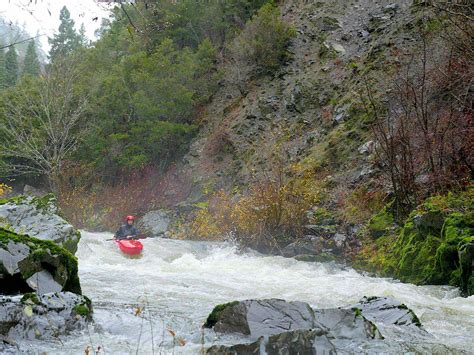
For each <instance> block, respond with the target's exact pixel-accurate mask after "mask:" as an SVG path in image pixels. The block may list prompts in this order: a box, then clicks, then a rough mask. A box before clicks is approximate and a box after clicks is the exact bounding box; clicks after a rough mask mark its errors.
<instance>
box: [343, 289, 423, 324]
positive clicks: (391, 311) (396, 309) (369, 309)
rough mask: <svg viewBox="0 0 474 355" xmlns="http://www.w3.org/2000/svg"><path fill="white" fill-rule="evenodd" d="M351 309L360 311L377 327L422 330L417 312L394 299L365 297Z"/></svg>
mask: <svg viewBox="0 0 474 355" xmlns="http://www.w3.org/2000/svg"><path fill="white" fill-rule="evenodd" d="M351 309H359V310H360V311H361V313H362V315H363V316H364V317H365V318H367V319H368V320H370V321H372V322H374V323H376V324H377V325H381V324H384V325H399V326H405V327H416V328H418V329H420V328H421V322H420V320H419V319H418V317H417V316H416V314H415V312H413V311H412V310H411V309H409V308H408V307H407V306H406V305H404V304H403V303H401V302H399V301H398V300H396V299H394V298H392V297H364V298H362V299H361V300H360V301H359V303H357V304H355V305H353V306H351Z"/></svg>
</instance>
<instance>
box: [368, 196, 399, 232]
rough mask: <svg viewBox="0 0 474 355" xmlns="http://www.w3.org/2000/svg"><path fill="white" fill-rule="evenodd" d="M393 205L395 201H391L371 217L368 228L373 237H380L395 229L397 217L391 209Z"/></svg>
mask: <svg viewBox="0 0 474 355" xmlns="http://www.w3.org/2000/svg"><path fill="white" fill-rule="evenodd" d="M392 205H393V202H391V203H389V204H388V205H386V206H385V207H384V208H383V209H382V211H380V212H379V213H377V214H376V215H375V216H373V217H372V218H371V219H370V221H369V224H368V229H369V233H370V235H371V236H372V238H380V237H381V236H383V235H386V234H387V233H389V232H391V231H392V230H393V229H394V227H395V218H394V216H393V213H392V211H391V209H392Z"/></svg>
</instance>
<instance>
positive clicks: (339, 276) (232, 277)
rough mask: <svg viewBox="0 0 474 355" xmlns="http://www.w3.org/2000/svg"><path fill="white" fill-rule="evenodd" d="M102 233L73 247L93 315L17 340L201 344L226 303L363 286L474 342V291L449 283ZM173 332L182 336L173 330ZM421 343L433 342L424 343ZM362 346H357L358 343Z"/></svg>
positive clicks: (315, 302)
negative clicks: (59, 331)
mask: <svg viewBox="0 0 474 355" xmlns="http://www.w3.org/2000/svg"><path fill="white" fill-rule="evenodd" d="M107 238H111V235H110V234H106V233H89V232H83V233H82V239H81V242H80V244H79V250H78V252H77V257H78V259H79V272H80V280H81V284H82V291H83V293H84V295H87V296H88V297H90V298H91V299H92V302H93V306H94V320H95V323H94V325H91V326H90V327H89V329H88V330H84V331H82V332H81V333H78V334H73V335H70V336H67V337H65V338H62V339H61V341H60V340H58V341H57V342H49V343H46V342H29V343H27V344H21V348H22V349H23V350H25V351H29V350H30V351H33V352H39V353H41V352H46V353H48V354H58V353H59V354H62V353H64V354H84V351H85V350H86V349H87V348H88V346H89V347H90V349H91V351H90V353H89V354H93V353H94V351H93V350H92V349H94V350H97V348H98V347H99V346H100V351H99V354H121V353H123V354H151V353H153V351H154V353H155V354H158V353H165V354H168V353H174V354H199V352H200V349H201V348H202V345H201V344H202V342H203V341H204V343H205V345H204V346H205V347H208V346H210V345H211V344H213V343H214V342H216V341H221V342H222V341H223V340H224V342H225V341H226V340H229V339H228V338H227V339H222V338H221V337H220V336H219V335H216V334H215V333H214V332H212V331H208V330H207V331H206V333H205V335H204V336H203V333H202V330H201V325H202V324H203V322H204V321H205V319H206V317H207V315H208V314H209V312H210V311H211V310H212V308H213V307H214V306H215V305H217V304H220V303H225V302H229V301H233V300H243V299H249V298H272V297H274V298H283V299H285V300H290V301H291V300H299V301H305V302H308V303H310V304H311V305H312V306H313V307H322V308H330V307H338V306H347V305H350V304H354V303H356V302H357V301H358V300H359V299H360V298H362V297H363V296H393V297H395V298H396V299H398V300H399V301H401V302H403V303H405V304H406V305H407V306H408V307H410V308H412V309H413V310H414V311H415V313H416V314H417V315H418V317H419V318H420V320H421V322H422V324H423V325H424V327H425V329H426V330H427V331H428V332H430V333H431V334H433V335H434V337H433V339H432V340H431V341H432V342H433V344H443V345H445V346H446V347H447V349H450V350H451V351H452V352H453V353H459V352H463V351H465V352H467V353H469V352H470V351H472V349H473V344H474V340H473V339H474V338H473V335H474V297H469V298H461V297H459V294H458V291H457V290H456V289H454V288H451V287H438V286H436V287H435V286H423V287H420V286H414V285H411V284H403V283H399V282H395V281H393V280H390V279H383V278H374V277H368V276H364V275H361V274H360V273H358V272H356V271H354V270H353V269H350V268H342V267H339V266H337V265H333V264H320V263H307V262H299V261H296V260H294V259H285V258H283V257H275V256H264V255H260V254H257V253H252V254H248V253H247V254H241V253H239V252H237V250H236V248H234V247H232V246H231V245H229V244H222V243H210V242H190V241H176V240H167V239H146V240H143V244H144V252H143V255H142V256H141V257H140V258H135V259H132V258H129V257H126V256H124V255H123V254H122V253H121V252H120V251H119V250H118V248H117V247H116V245H115V244H114V243H113V242H111V241H106V239H107ZM172 333H173V334H175V335H176V336H175V337H173V335H172ZM425 349H428V351H429V349H430V345H427V346H426V347H425ZM354 351H357V349H354Z"/></svg>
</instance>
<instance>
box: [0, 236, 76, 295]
mask: <svg viewBox="0 0 474 355" xmlns="http://www.w3.org/2000/svg"><path fill="white" fill-rule="evenodd" d="M12 243H13V245H23V246H24V247H23V248H26V250H28V252H27V255H25V257H24V258H22V259H21V260H19V261H18V270H17V271H18V272H16V273H15V274H14V275H10V273H9V272H7V271H6V269H5V268H4V267H1V265H2V262H1V261H2V260H1V259H0V270H1V271H2V274H5V273H6V274H5V275H4V276H9V277H15V280H16V281H14V282H20V279H21V280H22V282H23V284H26V280H27V279H28V278H30V277H31V276H32V275H34V274H35V273H37V272H40V271H43V270H46V271H48V272H49V273H50V274H51V276H52V277H53V279H54V280H55V281H56V282H57V283H59V284H60V285H61V286H62V291H70V292H73V293H76V294H81V286H80V282H79V276H78V266H77V258H76V257H75V256H74V255H72V254H71V253H70V252H69V251H68V250H66V249H65V248H63V247H60V246H59V245H57V244H55V243H53V242H51V241H46V240H40V239H37V238H33V237H30V236H27V235H20V234H17V233H14V232H12V231H9V230H7V229H5V228H2V227H0V248H1V249H5V250H8V249H9V246H11V245H12ZM7 255H8V254H7ZM12 282H13V281H12ZM10 286H11V285H10ZM21 286H22V285H18V287H21ZM23 286H24V285H23ZM10 288H11V287H10ZM10 288H9V289H10Z"/></svg>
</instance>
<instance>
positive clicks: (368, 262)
mask: <svg viewBox="0 0 474 355" xmlns="http://www.w3.org/2000/svg"><path fill="white" fill-rule="evenodd" d="M390 215H391V213H390V209H389V208H388V207H386V208H385V209H384V210H383V211H382V212H380V213H379V214H378V215H376V216H375V217H374V218H372V220H371V221H370V222H369V225H368V230H369V233H370V235H371V236H372V238H373V237H374V236H377V237H378V239H376V240H373V239H372V238H368V239H367V240H366V243H365V244H366V245H365V248H364V249H363V251H362V252H361V254H360V255H359V262H358V265H359V266H361V265H362V266H364V267H365V268H367V267H368V268H370V269H371V270H373V271H377V272H378V273H380V274H382V275H384V276H391V277H396V278H398V279H400V280H401V281H404V282H411V283H415V284H422V285H424V284H434V285H442V284H447V285H452V286H458V287H460V288H461V290H462V292H463V294H466V295H472V294H474V289H473V281H474V279H473V270H472V263H473V260H474V218H473V217H474V216H473V212H472V191H471V190H467V191H464V192H461V193H459V194H448V195H446V196H434V197H432V198H429V199H427V200H426V201H425V202H424V203H423V204H422V205H420V206H419V207H418V208H417V209H416V210H414V211H413V212H412V213H411V214H410V216H409V218H408V219H407V221H406V222H405V224H404V226H403V228H401V230H400V231H399V232H398V233H392V232H390V228H389V226H390V225H391V224H393V221H394V219H393V215H392V216H390ZM374 233H375V234H374Z"/></svg>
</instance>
